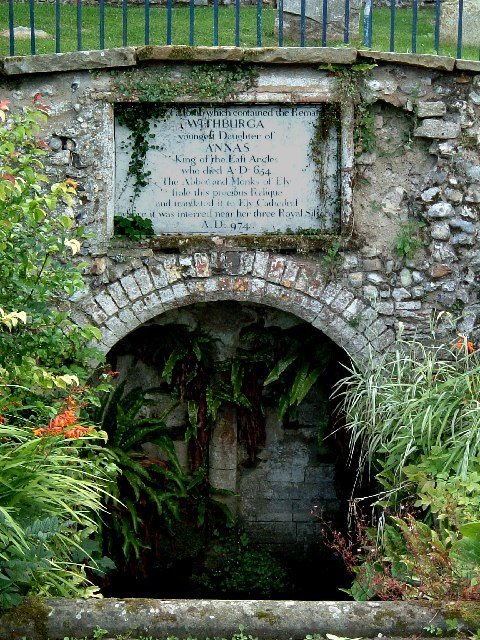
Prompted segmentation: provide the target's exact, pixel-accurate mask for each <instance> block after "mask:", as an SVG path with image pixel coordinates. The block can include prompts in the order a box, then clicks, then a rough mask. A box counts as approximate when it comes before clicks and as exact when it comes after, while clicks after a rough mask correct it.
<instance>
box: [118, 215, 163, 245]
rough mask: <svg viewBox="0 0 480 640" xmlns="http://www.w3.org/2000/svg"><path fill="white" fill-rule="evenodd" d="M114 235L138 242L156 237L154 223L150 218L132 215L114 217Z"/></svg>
mask: <svg viewBox="0 0 480 640" xmlns="http://www.w3.org/2000/svg"><path fill="white" fill-rule="evenodd" d="M113 225H114V226H113V233H114V235H116V236H120V237H125V238H128V239H129V240H133V241H138V240H143V239H144V238H150V237H152V236H154V235H155V232H154V230H153V223H152V221H151V220H150V219H149V218H142V217H141V216H137V215H134V214H131V215H129V216H114V217H113Z"/></svg>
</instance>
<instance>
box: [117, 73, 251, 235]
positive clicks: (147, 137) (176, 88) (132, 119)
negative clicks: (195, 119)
mask: <svg viewBox="0 0 480 640" xmlns="http://www.w3.org/2000/svg"><path fill="white" fill-rule="evenodd" d="M256 75H257V72H256V71H255V69H254V67H253V66H251V65H242V64H237V65H228V66H227V65H225V64H215V65H197V66H194V67H192V68H191V69H190V70H189V72H188V74H184V75H182V77H181V79H179V78H178V77H177V76H176V74H174V73H169V72H166V71H165V72H163V73H158V70H155V72H154V73H148V72H146V73H145V74H144V75H143V76H142V75H140V74H139V73H138V72H135V73H132V72H125V73H122V74H120V75H117V76H116V77H115V79H114V82H113V84H114V86H115V88H116V89H117V90H118V91H119V92H120V93H121V94H122V97H123V98H132V99H133V100H135V103H134V104H131V103H125V102H124V103H120V104H118V105H117V107H116V110H115V115H116V116H117V119H118V122H119V124H122V125H124V126H125V127H127V128H128V129H129V130H130V135H129V137H128V147H129V149H130V152H131V155H130V162H129V165H128V174H127V179H132V180H133V198H132V207H133V206H134V203H135V199H136V198H137V196H138V195H139V194H140V192H141V190H142V189H143V188H144V187H146V186H147V185H148V179H149V176H150V172H149V171H146V170H145V160H146V156H147V152H148V150H149V149H156V148H158V147H156V146H154V145H153V146H152V144H151V141H152V140H153V139H154V138H155V135H154V134H153V133H151V127H152V126H153V127H155V126H156V125H155V119H157V118H163V119H166V118H168V117H169V113H170V111H169V109H168V107H167V106H166V105H167V104H168V103H170V102H175V100H176V99H177V98H178V97H179V96H185V95H191V96H194V97H195V98H196V99H198V100H201V101H202V100H203V101H205V100H212V101H215V102H223V101H224V100H225V99H226V98H228V97H231V96H232V95H234V94H236V93H238V92H240V91H245V90H247V89H249V88H250V87H251V86H253V83H254V82H255V79H256ZM117 218H118V219H119V222H118V224H120V219H121V220H125V218H121V217H120V216H116V217H115V219H117ZM129 218H131V219H133V220H134V221H135V222H134V224H130V225H127V224H126V222H122V223H121V226H119V231H121V232H123V233H121V234H120V235H127V236H128V237H130V239H132V240H138V239H141V237H142V235H143V233H145V232H146V233H145V235H147V236H148V235H153V233H149V231H150V230H149V228H147V227H146V226H142V225H141V224H140V223H139V222H138V220H137V218H139V219H140V220H142V223H143V222H144V223H145V224H146V223H147V222H150V221H147V220H144V219H142V218H140V217H139V216H135V215H133V214H132V216H129ZM139 225H140V227H141V228H139ZM132 231H133V232H134V233H132ZM138 231H140V232H141V234H140V235H139V234H138ZM134 236H135V237H134Z"/></svg>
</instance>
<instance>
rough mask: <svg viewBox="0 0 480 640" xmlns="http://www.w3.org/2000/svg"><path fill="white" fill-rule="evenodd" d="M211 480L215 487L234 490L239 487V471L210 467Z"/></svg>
mask: <svg viewBox="0 0 480 640" xmlns="http://www.w3.org/2000/svg"><path fill="white" fill-rule="evenodd" d="M209 481H210V484H211V485H212V487H214V488H215V489H223V490H224V491H233V492H235V491H236V489H237V473H236V470H235V469H215V468H210V471H209Z"/></svg>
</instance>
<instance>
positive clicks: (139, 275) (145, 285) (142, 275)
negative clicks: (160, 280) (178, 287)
mask: <svg viewBox="0 0 480 640" xmlns="http://www.w3.org/2000/svg"><path fill="white" fill-rule="evenodd" d="M133 277H134V278H135V281H136V283H137V284H138V286H139V288H140V291H141V292H142V295H144V296H145V295H147V294H148V293H150V291H152V290H153V288H154V285H153V282H152V280H151V278H150V275H149V272H148V269H147V268H146V267H141V268H140V269H137V270H136V271H134V272H133Z"/></svg>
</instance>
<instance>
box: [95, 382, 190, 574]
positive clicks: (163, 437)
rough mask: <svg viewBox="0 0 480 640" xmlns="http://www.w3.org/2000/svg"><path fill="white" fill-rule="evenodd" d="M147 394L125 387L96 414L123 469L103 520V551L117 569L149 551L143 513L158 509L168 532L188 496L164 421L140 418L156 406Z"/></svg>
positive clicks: (116, 464) (158, 514) (116, 480)
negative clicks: (152, 448) (150, 449)
mask: <svg viewBox="0 0 480 640" xmlns="http://www.w3.org/2000/svg"><path fill="white" fill-rule="evenodd" d="M147 395H148V390H147V391H143V390H142V389H140V388H139V387H134V388H133V389H130V390H129V391H127V392H125V382H124V383H122V384H120V385H118V386H117V387H116V389H114V390H113V391H112V392H111V393H110V394H109V395H107V396H106V397H105V398H104V401H103V403H102V405H101V406H100V407H99V408H98V409H97V410H96V411H95V414H94V420H96V421H98V422H100V423H101V424H102V426H103V429H104V430H105V431H106V432H107V434H108V436H109V441H108V447H107V449H108V453H109V457H110V459H111V460H112V461H113V463H114V464H115V466H116V468H117V470H118V473H117V475H116V478H115V483H114V484H113V486H112V487H111V488H110V499H109V500H108V501H107V504H106V507H107V511H108V513H107V514H105V515H103V516H102V519H101V527H102V532H101V538H102V540H103V550H104V552H105V553H106V554H107V555H108V556H110V557H112V558H114V560H115V563H116V564H117V565H121V564H122V563H128V562H129V560H130V559H133V558H135V561H137V562H138V560H139V558H140V554H141V550H142V548H146V547H147V546H148V543H147V541H146V540H145V539H143V540H142V536H141V530H143V529H142V525H144V524H145V523H144V521H143V519H142V514H143V513H145V514H146V515H148V517H150V515H151V513H150V512H151V510H152V509H153V513H154V514H156V516H158V517H159V518H160V520H161V522H162V523H163V524H164V525H166V526H167V527H168V526H169V524H171V522H172V521H173V520H175V519H178V518H179V515H180V514H179V499H180V498H185V497H186V496H187V479H186V478H185V477H184V474H183V472H182V470H181V468H180V464H179V462H178V459H177V456H176V453H175V450H174V447H173V442H172V439H171V434H170V433H169V430H168V429H167V427H166V425H165V422H164V418H161V419H156V420H153V419H145V418H140V417H139V416H138V414H139V412H140V411H141V410H142V409H143V408H144V407H145V406H147V405H148V404H151V403H152V401H151V400H148V399H147V397H146V396H147ZM147 442H148V443H151V444H153V445H155V447H156V448H157V451H158V453H157V454H156V455H154V454H148V453H147V452H146V451H145V450H144V449H143V448H142V445H144V444H145V443H147ZM143 533H144V531H143ZM119 548H121V552H122V553H121V554H120V556H119V554H118V549H119ZM132 554H133V555H132Z"/></svg>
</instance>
